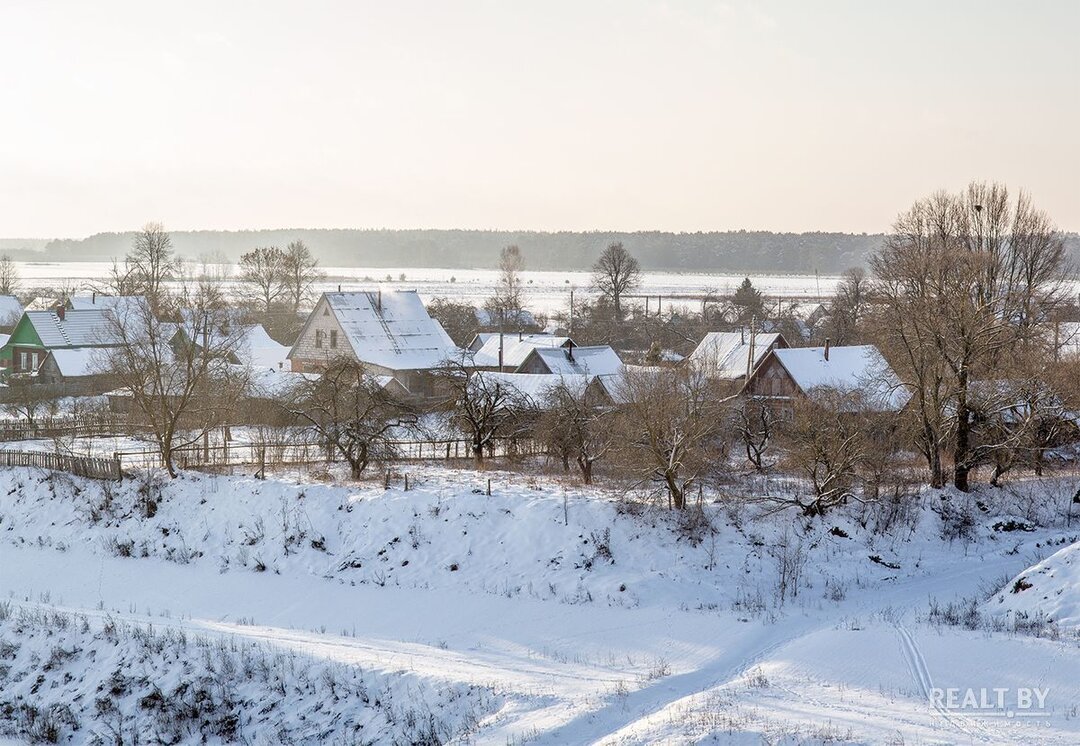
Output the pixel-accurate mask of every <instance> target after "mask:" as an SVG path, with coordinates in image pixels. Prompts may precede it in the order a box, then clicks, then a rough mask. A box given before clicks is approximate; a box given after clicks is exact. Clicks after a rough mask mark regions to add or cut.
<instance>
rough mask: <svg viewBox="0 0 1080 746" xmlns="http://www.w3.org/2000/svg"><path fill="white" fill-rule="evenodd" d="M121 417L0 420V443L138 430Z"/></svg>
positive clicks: (97, 436) (133, 424) (136, 426)
mask: <svg viewBox="0 0 1080 746" xmlns="http://www.w3.org/2000/svg"><path fill="white" fill-rule="evenodd" d="M142 429H144V428H141V427H139V426H138V425H136V424H135V423H133V422H131V421H129V420H128V419H127V418H125V417H116V416H109V417H47V418H45V419H41V420H37V421H36V422H33V423H30V422H27V421H25V420H0V441H5V442H10V441H14V440H40V439H43V438H60V437H76V438H99V437H104V436H108V435H120V434H129V433H131V432H134V431H137V430H142Z"/></svg>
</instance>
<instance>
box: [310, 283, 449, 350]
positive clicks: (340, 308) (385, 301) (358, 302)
mask: <svg viewBox="0 0 1080 746" xmlns="http://www.w3.org/2000/svg"><path fill="white" fill-rule="evenodd" d="M323 297H324V298H325V299H326V302H327V303H328V304H329V306H330V309H331V311H332V312H333V313H334V315H335V316H336V317H337V321H338V324H340V325H341V328H342V330H343V331H344V334H345V338H346V339H347V340H348V341H349V345H350V346H351V347H352V349H353V352H355V353H356V357H357V359H358V360H359V361H360V362H363V363H371V364H373V365H378V366H381V367H383V368H387V369H389V370H426V369H430V368H437V367H439V366H440V365H441V364H442V363H443V362H445V361H446V360H448V359H452V358H454V357H457V356H460V354H461V350H460V349H458V348H457V347H456V346H455V345H454V342H453V340H451V339H450V335H448V334H447V333H446V331H445V330H444V329H443V328H442V325H440V324H439V322H438V321H436V320H435V319H433V318H431V316H430V315H428V312H427V309H426V308H424V304H423V302H422V301H421V300H420V296H419V295H417V294H416V291H415V290H390V291H387V290H383V291H381V292H379V293H376V292H374V291H368V292H359V293H326V294H325V295H324V296H323ZM291 354H292V353H290V355H291Z"/></svg>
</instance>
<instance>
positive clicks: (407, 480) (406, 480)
mask: <svg viewBox="0 0 1080 746" xmlns="http://www.w3.org/2000/svg"><path fill="white" fill-rule="evenodd" d="M405 491H406V492H408V491H409V473H408V472H405Z"/></svg>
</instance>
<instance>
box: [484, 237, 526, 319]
mask: <svg viewBox="0 0 1080 746" xmlns="http://www.w3.org/2000/svg"><path fill="white" fill-rule="evenodd" d="M524 266H525V257H524V256H523V255H522V253H521V249H520V248H518V247H517V246H514V245H511V246H506V247H504V248H503V249H502V251H501V252H499V282H498V284H497V285H496V286H495V292H494V293H493V294H492V296H491V298H489V299H488V301H487V303H486V304H485V307H486V308H487V310H488V312H489V313H490V314H491V315H492V316H493V319H492V320H493V321H494V322H495V323H505V322H506V321H513V322H514V323H520V322H521V317H522V310H523V308H524V305H523V294H522V285H521V270H522V269H523V268H524Z"/></svg>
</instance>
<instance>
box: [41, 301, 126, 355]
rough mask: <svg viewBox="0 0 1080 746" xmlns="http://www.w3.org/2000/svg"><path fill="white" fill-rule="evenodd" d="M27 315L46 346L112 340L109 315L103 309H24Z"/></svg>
mask: <svg viewBox="0 0 1080 746" xmlns="http://www.w3.org/2000/svg"><path fill="white" fill-rule="evenodd" d="M26 316H27V317H28V318H29V319H30V323H32V324H33V325H34V330H35V331H36V332H37V334H38V337H40V338H41V343H42V345H44V346H45V347H92V346H94V345H107V344H113V343H114V342H115V334H114V332H113V330H112V329H111V328H110V324H109V318H110V317H109V315H108V313H107V312H106V311H103V310H88V311H79V310H70V311H65V312H64V318H63V319H61V318H60V316H59V315H58V314H57V313H56V311H27V312H26Z"/></svg>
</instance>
